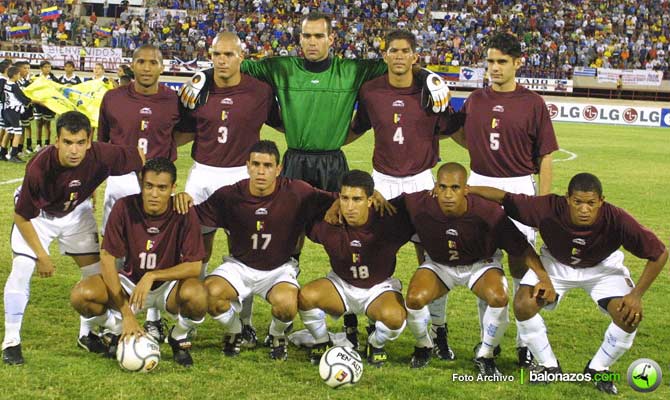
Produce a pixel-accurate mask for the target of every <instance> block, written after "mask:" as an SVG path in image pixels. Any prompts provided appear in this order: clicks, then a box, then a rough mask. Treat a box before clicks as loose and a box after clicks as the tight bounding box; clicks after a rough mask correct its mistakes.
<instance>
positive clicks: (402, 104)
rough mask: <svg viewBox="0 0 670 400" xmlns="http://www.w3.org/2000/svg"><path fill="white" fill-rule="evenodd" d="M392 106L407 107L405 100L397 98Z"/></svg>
mask: <svg viewBox="0 0 670 400" xmlns="http://www.w3.org/2000/svg"><path fill="white" fill-rule="evenodd" d="M391 106H392V107H405V102H404V101H402V100H396V101H394V102H393V104H392V105H391Z"/></svg>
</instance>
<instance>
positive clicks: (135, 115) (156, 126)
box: [96, 45, 180, 342]
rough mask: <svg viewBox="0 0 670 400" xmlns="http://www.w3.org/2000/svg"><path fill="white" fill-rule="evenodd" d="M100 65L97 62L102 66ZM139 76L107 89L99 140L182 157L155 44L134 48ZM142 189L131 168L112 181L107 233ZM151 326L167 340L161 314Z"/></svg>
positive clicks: (172, 100) (174, 107) (172, 97)
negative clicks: (117, 208) (124, 202)
mask: <svg viewBox="0 0 670 400" xmlns="http://www.w3.org/2000/svg"><path fill="white" fill-rule="evenodd" d="M96 68H97V65H96ZM132 68H133V71H134V73H135V80H134V81H133V83H132V84H131V85H128V86H122V87H118V88H115V89H112V90H110V91H108V92H107V93H105V96H104V97H103V99H102V103H101V104H100V119H99V126H98V141H100V142H109V143H113V144H119V145H123V146H133V147H135V146H136V147H139V148H140V149H142V151H143V152H144V154H145V155H146V157H147V158H149V159H151V158H157V157H165V158H168V159H169V160H170V161H174V160H176V159H177V139H176V138H175V133H174V129H175V126H176V125H177V123H178V122H179V120H180V114H179V101H178V99H177V95H176V93H175V92H174V90H172V89H170V88H168V87H167V86H165V85H162V84H160V83H159V82H158V78H159V77H160V74H161V72H163V55H162V54H161V52H160V50H159V49H158V48H156V47H154V46H152V45H143V46H140V47H138V48H137V49H135V51H134V52H133V62H132ZM137 193H140V186H139V183H138V180H137V176H136V174H135V173H134V172H131V173H129V174H127V175H124V176H119V177H113V178H110V179H108V180H107V187H106V188H105V195H104V203H103V211H102V231H103V232H104V231H105V228H106V226H107V221H108V220H109V215H110V213H111V210H112V207H113V206H114V203H115V202H116V201H117V200H118V199H120V198H122V197H125V196H128V195H131V194H137ZM147 321H148V322H147V326H146V327H145V328H146V329H147V330H148V331H149V332H150V334H151V335H152V336H154V337H155V338H156V340H158V341H159V342H161V341H162V340H163V339H164V332H163V331H162V325H161V323H160V314H159V313H158V312H156V311H155V310H153V309H150V310H149V312H148V313H147Z"/></svg>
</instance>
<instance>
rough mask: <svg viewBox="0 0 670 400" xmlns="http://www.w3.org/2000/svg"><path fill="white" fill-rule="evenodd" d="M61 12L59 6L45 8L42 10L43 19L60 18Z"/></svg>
mask: <svg viewBox="0 0 670 400" xmlns="http://www.w3.org/2000/svg"><path fill="white" fill-rule="evenodd" d="M60 14H61V10H59V9H58V7H56V6H53V7H47V8H43V9H42V10H41V11H40V15H41V17H42V21H51V20H52V19H58V17H60Z"/></svg>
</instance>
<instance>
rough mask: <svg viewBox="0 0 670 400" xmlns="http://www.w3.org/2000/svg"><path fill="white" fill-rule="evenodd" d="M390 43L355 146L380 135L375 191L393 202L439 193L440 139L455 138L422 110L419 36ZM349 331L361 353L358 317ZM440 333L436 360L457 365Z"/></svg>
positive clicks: (361, 111) (442, 330) (367, 95)
mask: <svg viewBox="0 0 670 400" xmlns="http://www.w3.org/2000/svg"><path fill="white" fill-rule="evenodd" d="M386 43H387V50H386V52H385V53H384V62H385V63H386V64H387V66H388V74H385V75H382V76H380V77H378V78H375V79H372V80H370V81H368V82H366V83H364V84H363V86H362V87H361V91H360V93H359V95H358V97H359V103H358V110H357V112H356V116H355V118H354V121H353V122H352V125H351V129H352V133H353V135H352V134H350V140H351V139H353V140H355V139H357V138H358V137H360V135H362V134H363V133H365V132H367V131H368V130H369V129H370V128H373V129H374V135H375V147H374V153H373V158H372V167H373V171H372V177H373V178H374V181H375V188H376V189H377V190H378V191H379V192H380V193H381V194H382V195H383V196H384V197H385V198H387V199H390V198H394V197H397V196H398V195H400V194H401V193H403V192H405V193H413V192H418V191H421V190H430V189H432V188H433V187H434V185H435V181H434V179H433V174H432V172H431V168H432V167H434V166H435V164H437V160H438V158H439V143H438V140H439V138H440V136H439V135H440V134H445V135H448V134H450V133H453V132H451V131H449V130H448V129H449V128H450V124H449V119H448V115H447V113H443V114H435V113H433V112H431V111H426V110H424V109H423V107H421V87H420V86H419V85H417V84H416V81H415V79H414V76H413V74H412V66H413V65H414V64H415V63H416V61H417V59H418V54H416V53H415V52H414V49H415V48H416V38H415V36H414V35H413V34H412V33H411V32H409V31H402V30H397V31H393V32H391V33H390V34H389V35H388V36H387V37H386ZM442 137H446V136H442ZM408 154H411V157H408V156H407V155H408ZM416 252H417V258H418V260H419V264H421V263H423V261H424V257H423V249H422V248H421V246H420V245H418V244H417V245H416ZM345 325H346V328H345V331H346V332H347V338H348V339H349V341H350V342H352V344H353V345H354V347H357V345H358V338H357V329H356V327H357V325H358V323H357V321H356V318H355V316H349V315H346V316H345ZM434 333H435V335H436V338H437V340H436V344H437V346H436V347H435V351H436V354H437V355H438V356H439V357H440V358H443V359H448V360H449V359H453V358H454V355H453V351H451V349H450V348H449V345H448V342H447V334H446V327H445V325H444V324H443V325H441V326H440V327H439V328H437V329H436V330H435V331H434Z"/></svg>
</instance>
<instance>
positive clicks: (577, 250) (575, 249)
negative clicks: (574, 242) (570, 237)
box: [572, 247, 582, 256]
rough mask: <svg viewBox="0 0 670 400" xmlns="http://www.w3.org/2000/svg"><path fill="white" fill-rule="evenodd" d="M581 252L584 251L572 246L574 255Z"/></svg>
mask: <svg viewBox="0 0 670 400" xmlns="http://www.w3.org/2000/svg"><path fill="white" fill-rule="evenodd" d="M581 252H582V251H581V250H580V249H578V248H576V247H573V248H572V255H573V256H578V255H579V253H581Z"/></svg>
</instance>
